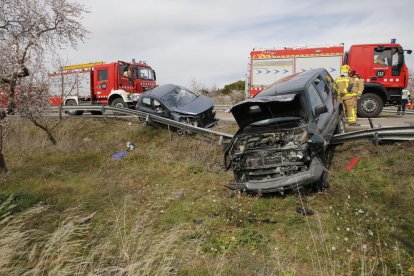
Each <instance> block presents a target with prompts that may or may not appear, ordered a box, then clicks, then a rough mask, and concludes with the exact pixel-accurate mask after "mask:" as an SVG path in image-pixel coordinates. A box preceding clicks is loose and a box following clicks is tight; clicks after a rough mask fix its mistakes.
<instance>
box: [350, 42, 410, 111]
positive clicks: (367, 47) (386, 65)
mask: <svg viewBox="0 0 414 276" xmlns="http://www.w3.org/2000/svg"><path fill="white" fill-rule="evenodd" d="M404 52H407V53H408V54H411V50H405V51H404V49H403V48H402V47H401V45H400V44H396V43H389V44H361V45H352V46H351V47H350V49H349V51H348V52H346V53H345V56H344V63H345V64H348V65H349V66H350V67H351V69H353V70H356V72H357V73H358V75H359V76H360V77H361V78H362V79H363V80H364V86H365V87H364V92H363V95H362V97H361V99H360V100H359V102H358V116H361V117H376V116H378V114H380V113H381V111H382V108H383V107H384V105H386V104H397V103H398V102H399V101H400V100H401V91H402V89H404V88H406V87H407V85H408V79H409V73H408V68H407V66H406V64H405V62H404Z"/></svg>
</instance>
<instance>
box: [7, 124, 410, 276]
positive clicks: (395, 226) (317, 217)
mask: <svg viewBox="0 0 414 276" xmlns="http://www.w3.org/2000/svg"><path fill="white" fill-rule="evenodd" d="M86 126H87V127H86ZM225 130H226V129H225ZM225 130H223V129H220V131H225ZM5 131H6V137H5V143H4V148H3V152H4V155H5V159H6V162H7V165H8V168H9V172H8V173H6V174H1V175H0V221H1V222H0V274H3V275H4V274H6V275H20V274H23V273H28V274H35V275H39V274H45V273H47V272H50V273H51V274H59V275H62V274H69V275H74V274H75V275H76V274H87V273H93V274H103V275H109V274H110V275H125V274H129V275H137V274H140V275H154V274H157V275H165V274H179V275H230V274H231V275H232V274H237V275H254V274H260V275H280V274H284V275H293V274H294V275H315V274H318V275H319V274H331V275H335V274H340V275H343V274H346V275H351V274H368V275H377V274H408V273H410V271H411V272H414V258H413V248H410V247H409V243H410V242H411V243H413V241H414V230H413V229H414V204H413V196H414V170H413V165H412V164H413V163H414V157H413V156H412V154H410V153H412V152H414V144H413V143H396V144H392V145H382V146H379V147H374V146H373V145H371V144H370V143H369V142H358V143H351V144H345V145H342V146H339V147H337V150H336V155H335V156H334V160H333V164H332V167H331V169H330V172H331V175H330V177H329V181H330V188H329V189H328V190H326V191H323V192H309V191H308V192H307V194H306V195H303V194H302V195H299V194H297V193H294V192H292V193H289V194H287V195H284V196H280V195H271V196H262V197H260V196H254V195H245V194H240V193H235V192H232V191H230V190H228V189H226V188H225V187H224V186H223V185H224V184H225V183H227V182H228V181H231V180H232V174H231V172H225V171H224V170H223V169H222V149H221V147H220V146H218V145H217V140H215V139H211V138H208V137H199V136H191V137H179V136H177V135H176V134H174V133H172V134H170V133H169V132H168V130H166V129H155V128H152V127H143V126H141V125H139V124H137V123H136V121H134V122H128V121H116V120H114V119H108V120H106V121H104V120H101V119H83V120H81V119H76V118H69V119H66V120H65V121H63V122H62V123H61V124H60V125H59V128H58V129H57V130H56V136H57V139H58V141H59V142H58V146H52V145H51V144H50V143H49V142H48V141H47V140H46V139H45V137H44V134H43V133H42V132H40V131H39V130H38V129H36V128H34V127H32V126H31V125H30V124H26V123H25V122H21V121H9V122H8V123H7V126H6V129H5ZM127 142H132V143H134V144H135V146H136V148H135V149H134V150H133V151H128V152H127V155H126V157H125V158H123V159H113V158H112V156H113V154H115V153H117V152H119V151H121V150H124V149H125V148H126V144H127ZM354 156H359V157H361V162H360V163H359V164H358V165H357V166H356V167H355V168H354V169H353V170H352V171H348V172H347V171H344V167H345V166H346V164H347V163H348V162H349V160H351V158H352V157H354ZM303 209H306V210H308V211H311V212H312V213H313V214H312V215H309V216H304V215H302V214H301V210H303ZM397 240H400V241H397ZM410 250H411V251H410Z"/></svg>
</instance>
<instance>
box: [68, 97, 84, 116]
mask: <svg viewBox="0 0 414 276" xmlns="http://www.w3.org/2000/svg"><path fill="white" fill-rule="evenodd" d="M65 105H77V104H76V101H75V100H67V101H66V103H65ZM66 113H67V114H68V115H70V116H77V115H82V114H83V111H78V110H69V111H66Z"/></svg>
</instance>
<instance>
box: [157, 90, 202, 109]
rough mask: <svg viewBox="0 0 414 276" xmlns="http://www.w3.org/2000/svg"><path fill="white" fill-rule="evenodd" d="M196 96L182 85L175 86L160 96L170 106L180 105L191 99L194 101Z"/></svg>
mask: <svg viewBox="0 0 414 276" xmlns="http://www.w3.org/2000/svg"><path fill="white" fill-rule="evenodd" d="M197 97H198V96H197V95H196V94H195V93H193V92H191V91H190V90H188V89H187V88H184V87H177V88H176V89H175V90H173V91H171V93H169V94H167V95H165V96H164V97H162V99H163V100H164V102H165V104H166V105H168V106H171V107H182V106H185V105H187V104H189V103H191V102H192V101H194V100H195V99H196V98H197Z"/></svg>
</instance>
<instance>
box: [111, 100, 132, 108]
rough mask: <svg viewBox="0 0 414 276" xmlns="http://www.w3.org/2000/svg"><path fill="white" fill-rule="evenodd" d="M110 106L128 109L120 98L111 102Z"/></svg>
mask: <svg viewBox="0 0 414 276" xmlns="http://www.w3.org/2000/svg"><path fill="white" fill-rule="evenodd" d="M111 106H113V107H123V108H128V105H127V103H126V102H124V100H123V99H122V98H116V99H115V100H113V101H112V103H111Z"/></svg>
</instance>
